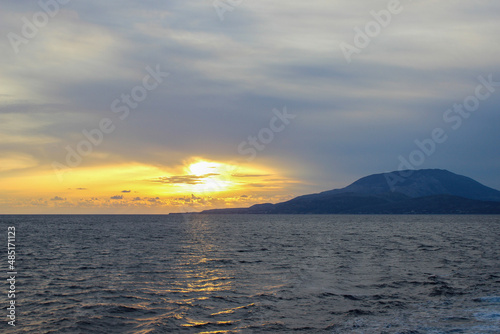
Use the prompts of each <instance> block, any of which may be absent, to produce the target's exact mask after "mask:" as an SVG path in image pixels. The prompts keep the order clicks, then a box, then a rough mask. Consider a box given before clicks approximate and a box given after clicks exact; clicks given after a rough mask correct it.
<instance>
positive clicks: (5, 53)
mask: <svg viewBox="0 0 500 334" xmlns="http://www.w3.org/2000/svg"><path fill="white" fill-rule="evenodd" d="M498 13H500V2H498V1H486V0H478V1H461V0H455V1H436V0H434V1H427V0H421V1H417V0H413V1H410V0H405V1H403V0H401V1H398V0H391V1H378V0H375V1H374V0H370V1H368V0H366V1H365V0H363V1H361V0H360V1H347V0H332V1H324V0H321V1H320V0H310V1H296V0H287V1H284V0H278V1H272V2H269V1H262V0H253V1H250V0H215V1H213V0H202V1H185V0H184V1H178V0H173V1H172V0H171V1H156V0H149V1H148V0H145V1H128V0H121V1H115V0H109V1H105V2H102V1H94V0H87V1H78V0H71V1H68V0H40V1H3V2H2V4H1V5H0V50H1V57H0V213H123V214H133V213H169V212H187V211H199V210H203V209H211V208H225V207H247V206H250V205H253V204H256V203H265V202H272V203H275V202H280V201H284V200H287V199H290V198H293V197H295V196H298V195H302V194H307V193H315V192H320V191H324V190H330V189H334V188H341V187H344V186H347V185H349V184H350V183H352V182H354V181H355V180H357V179H359V178H360V177H363V176H366V175H370V174H374V173H382V172H388V171H394V170H401V169H407V168H417V169H420V168H441V169H447V170H450V171H452V172H455V173H457V174H462V175H466V176H469V177H472V178H474V179H475V180H477V181H479V182H481V183H483V184H485V185H487V186H490V187H493V188H496V189H500V178H499V177H498V171H499V170H500V156H499V154H498V147H499V146H498V144H499V142H500V131H498V126H499V124H500V57H499V56H498V55H499V54H500V39H499V38H498V36H500V20H499V17H498Z"/></svg>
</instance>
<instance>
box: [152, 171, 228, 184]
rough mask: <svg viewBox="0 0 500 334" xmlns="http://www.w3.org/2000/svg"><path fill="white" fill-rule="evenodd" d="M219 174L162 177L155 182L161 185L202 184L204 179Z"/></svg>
mask: <svg viewBox="0 0 500 334" xmlns="http://www.w3.org/2000/svg"><path fill="white" fill-rule="evenodd" d="M216 175H219V174H216V173H210V174H204V175H178V176H162V177H159V178H158V179H155V180H153V182H159V183H169V184H200V183H202V182H203V179H206V178H207V177H210V176H216Z"/></svg>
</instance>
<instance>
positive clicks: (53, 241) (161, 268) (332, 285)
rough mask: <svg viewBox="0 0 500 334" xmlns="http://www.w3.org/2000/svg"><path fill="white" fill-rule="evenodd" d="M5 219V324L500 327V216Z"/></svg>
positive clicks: (302, 329)
mask: <svg viewBox="0 0 500 334" xmlns="http://www.w3.org/2000/svg"><path fill="white" fill-rule="evenodd" d="M0 227H1V229H2V231H1V235H3V237H1V240H3V242H2V243H0V247H1V248H3V250H2V252H1V253H2V254H4V256H3V259H2V258H0V261H1V262H2V266H0V268H1V272H0V277H2V276H3V277H2V280H3V282H4V286H3V288H2V289H1V290H0V291H1V292H0V293H1V295H0V302H1V303H2V307H1V310H0V312H1V313H3V314H2V315H1V318H0V319H1V321H0V332H2V333H37V334H40V333H71V334H78V333H84V334H89V333H105V334H109V333H140V334H153V333H155V334H156V333H200V334H201V333H205V334H208V333H210V334H212V333H213V334H215V333H224V334H225V333H370V334H371V333H401V334H403V333H404V334H418V333H500V216H465V215H464V216H462V215H460V216H453V215H198V214H187V215H30V216H26V215H12V216H10V215H2V216H0ZM9 227H15V240H12V239H11V241H13V242H11V244H14V248H15V249H14V250H15V262H12V263H14V265H13V267H10V268H9V266H10V265H11V264H12V263H11V264H9V263H8V255H7V251H8V230H9ZM11 248H12V245H11ZM10 269H14V270H15V274H13V275H11V274H9V273H10V272H11V270H10ZM11 276H14V278H15V284H14V285H15V287H14V288H15V297H13V298H10V297H9V294H8V292H9V289H10V288H12V286H11V283H12V281H8V279H9V278H11ZM11 297H12V295H11ZM12 300H14V301H15V310H14V313H15V314H14V316H15V322H13V323H12V322H11V321H12V320H11V318H9V317H8V315H9V314H11V311H9V309H8V307H9V306H10V302H11V301H12ZM9 322H11V324H9ZM12 324H15V326H12Z"/></svg>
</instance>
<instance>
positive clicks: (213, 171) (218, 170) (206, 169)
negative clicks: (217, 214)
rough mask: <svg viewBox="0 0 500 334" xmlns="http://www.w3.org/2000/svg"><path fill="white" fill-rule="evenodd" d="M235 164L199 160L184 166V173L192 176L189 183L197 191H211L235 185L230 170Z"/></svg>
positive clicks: (222, 189) (227, 188) (218, 190)
mask: <svg viewBox="0 0 500 334" xmlns="http://www.w3.org/2000/svg"><path fill="white" fill-rule="evenodd" d="M235 168H236V167H235V166H232V165H230V164H223V163H219V162H212V161H205V160H200V161H196V162H194V163H191V164H190V165H189V166H188V167H187V168H186V173H187V174H189V175H191V176H193V179H194V182H193V183H192V184H190V186H191V188H192V190H193V191H195V192H197V193H211V192H220V191H224V190H229V189H231V188H232V187H234V186H235V183H234V182H233V180H232V172H233V171H234V170H235Z"/></svg>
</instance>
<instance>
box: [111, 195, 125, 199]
mask: <svg viewBox="0 0 500 334" xmlns="http://www.w3.org/2000/svg"><path fill="white" fill-rule="evenodd" d="M110 198H111V199H123V196H122V195H116V196H111V197H110Z"/></svg>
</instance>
